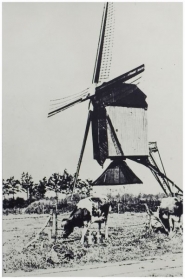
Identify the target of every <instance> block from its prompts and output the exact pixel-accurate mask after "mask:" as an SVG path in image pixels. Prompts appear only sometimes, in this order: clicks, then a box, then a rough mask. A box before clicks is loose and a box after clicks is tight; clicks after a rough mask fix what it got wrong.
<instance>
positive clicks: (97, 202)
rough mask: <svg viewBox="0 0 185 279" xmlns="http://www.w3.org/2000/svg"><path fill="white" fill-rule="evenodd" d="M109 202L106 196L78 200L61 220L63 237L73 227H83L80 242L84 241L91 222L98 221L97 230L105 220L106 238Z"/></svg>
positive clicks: (66, 235)
mask: <svg viewBox="0 0 185 279" xmlns="http://www.w3.org/2000/svg"><path fill="white" fill-rule="evenodd" d="M109 207H110V203H109V202H108V200H107V199H106V198H100V197H89V198H85V199H82V200H80V201H79V203H78V204H77V205H76V207H75V209H74V210H73V212H72V213H71V215H70V217H69V218H68V219H63V220H62V226H63V228H64V234H63V237H64V238H67V237H68V236H69V235H70V234H71V233H72V232H73V230H74V228H75V227H79V228H83V230H82V238H81V243H82V244H83V243H84V237H85V234H86V232H87V230H88V229H89V228H90V225H91V224H92V223H98V225H99V231H100V229H101V223H104V222H105V238H106V239H107V238H108V226H107V220H108V214H109Z"/></svg>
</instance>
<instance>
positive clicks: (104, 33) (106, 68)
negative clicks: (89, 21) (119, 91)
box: [92, 2, 115, 84]
mask: <svg viewBox="0 0 185 279" xmlns="http://www.w3.org/2000/svg"><path fill="white" fill-rule="evenodd" d="M114 15H115V13H114V5H113V3H109V2H108V3H106V4H105V5H104V12H103V17H102V25H101V30H100V37H99V43H98V49H97V54H96V60H95V67H94V74H93V79H92V83H95V84H97V83H99V82H102V81H104V80H106V79H108V78H109V73H110V67H111V62H112V47H113V39H114V22H115V16H114Z"/></svg>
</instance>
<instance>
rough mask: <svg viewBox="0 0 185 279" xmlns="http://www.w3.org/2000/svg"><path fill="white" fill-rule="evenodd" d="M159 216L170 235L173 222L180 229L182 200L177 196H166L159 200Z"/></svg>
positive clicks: (173, 227)
mask: <svg viewBox="0 0 185 279" xmlns="http://www.w3.org/2000/svg"><path fill="white" fill-rule="evenodd" d="M159 218H160V219H161V221H162V223H163V224H164V226H165V228H166V230H167V231H168V233H169V235H170V236H172V235H173V232H174V229H175V224H178V226H179V228H180V229H181V231H182V229H183V228H182V221H183V220H182V219H183V200H182V198H177V197H167V198H163V199H162V200H161V204H160V207H159Z"/></svg>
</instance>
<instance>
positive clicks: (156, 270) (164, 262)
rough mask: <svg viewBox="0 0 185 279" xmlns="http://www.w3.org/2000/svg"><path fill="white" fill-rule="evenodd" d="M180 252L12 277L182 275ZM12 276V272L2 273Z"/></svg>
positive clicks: (18, 273)
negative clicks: (137, 259)
mask: <svg viewBox="0 0 185 279" xmlns="http://www.w3.org/2000/svg"><path fill="white" fill-rule="evenodd" d="M182 259H183V255H182V253H179V254H173V255H165V256H160V257H153V258H145V259H142V261H123V262H117V263H105V264H99V265H88V266H85V267H81V268H71V269H70V268H66V269H64V268H55V269H48V270H40V271H34V272H30V273H28V272H27V273H25V272H24V273H23V272H17V273H14V277H23V276H24V277H25V276H26V277H28V276H30V277H151V276H154V277H157V276H158V277H167V276H168V277H171V276H175V277H182V273H183V261H182ZM3 277H12V274H10V273H9V274H8V273H7V274H3Z"/></svg>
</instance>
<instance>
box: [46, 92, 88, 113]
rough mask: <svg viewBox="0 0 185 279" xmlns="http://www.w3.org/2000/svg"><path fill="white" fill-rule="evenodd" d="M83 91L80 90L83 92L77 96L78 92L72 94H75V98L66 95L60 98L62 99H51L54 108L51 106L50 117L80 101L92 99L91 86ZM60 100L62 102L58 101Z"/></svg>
mask: <svg viewBox="0 0 185 279" xmlns="http://www.w3.org/2000/svg"><path fill="white" fill-rule="evenodd" d="M82 92H83V93H82ZM82 92H80V93H81V94H80V93H79V94H78V95H77V96H75V95H76V94H74V95H71V96H74V97H73V98H68V97H64V98H60V99H56V100H51V102H52V104H51V106H52V108H51V111H50V112H49V113H48V117H51V116H53V115H55V114H57V113H59V112H61V111H63V110H66V109H68V108H70V107H72V106H74V105H76V104H78V103H81V102H84V101H86V100H87V99H90V95H91V94H90V89H89V88H87V89H86V90H84V91H82ZM71 96H70V97H71ZM67 98H68V99H67ZM60 100H61V101H60ZM53 101H55V103H53ZM58 101H60V102H59V103H58ZM53 105H55V106H56V107H53Z"/></svg>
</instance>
